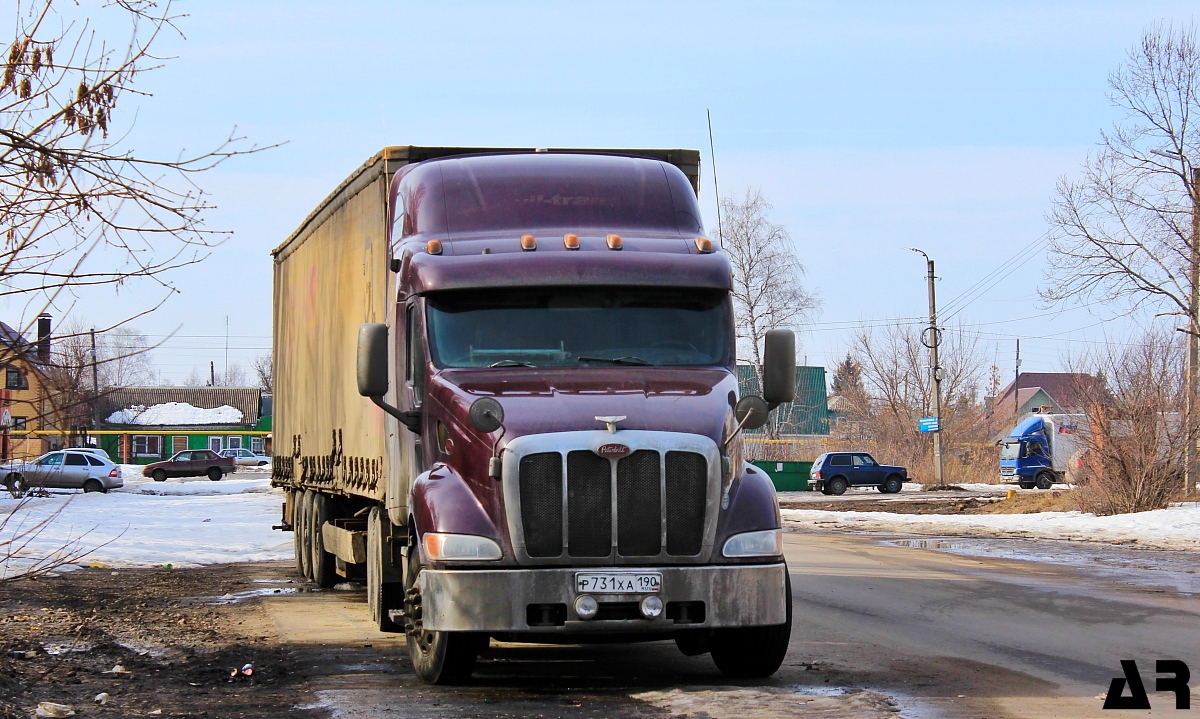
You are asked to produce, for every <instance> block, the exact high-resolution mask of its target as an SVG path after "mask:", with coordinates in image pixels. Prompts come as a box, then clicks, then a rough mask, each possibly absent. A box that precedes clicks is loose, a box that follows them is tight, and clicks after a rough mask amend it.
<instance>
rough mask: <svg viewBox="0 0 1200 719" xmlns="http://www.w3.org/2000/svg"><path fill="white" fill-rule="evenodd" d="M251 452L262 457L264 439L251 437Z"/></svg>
mask: <svg viewBox="0 0 1200 719" xmlns="http://www.w3.org/2000/svg"><path fill="white" fill-rule="evenodd" d="M250 451H251V452H253V453H255V454H260V455H261V454H262V453H263V438H262V437H251V438H250Z"/></svg>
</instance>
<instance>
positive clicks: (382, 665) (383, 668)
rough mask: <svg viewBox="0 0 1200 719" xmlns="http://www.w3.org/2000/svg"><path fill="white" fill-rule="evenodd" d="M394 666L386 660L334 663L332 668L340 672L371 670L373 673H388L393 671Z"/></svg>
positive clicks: (350, 672)
mask: <svg viewBox="0 0 1200 719" xmlns="http://www.w3.org/2000/svg"><path fill="white" fill-rule="evenodd" d="M393 669H394V667H393V666H392V665H391V664H388V663H386V662H357V663H354V664H335V665H334V666H333V670H334V671H336V672H342V673H343V674H357V673H360V672H371V673H373V674H388V673H391V672H392V671H393Z"/></svg>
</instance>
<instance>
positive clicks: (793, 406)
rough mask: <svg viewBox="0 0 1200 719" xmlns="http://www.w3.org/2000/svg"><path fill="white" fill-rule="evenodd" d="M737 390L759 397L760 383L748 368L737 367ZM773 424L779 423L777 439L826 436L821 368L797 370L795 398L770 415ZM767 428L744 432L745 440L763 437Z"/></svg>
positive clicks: (825, 408) (824, 400)
mask: <svg viewBox="0 0 1200 719" xmlns="http://www.w3.org/2000/svg"><path fill="white" fill-rule="evenodd" d="M737 371H738V391H739V393H740V394H741V395H742V396H743V397H744V396H746V395H748V394H762V391H761V390H760V389H759V387H760V385H759V380H758V376H757V374H756V373H755V372H754V368H753V367H751V366H750V365H738V367H737ZM772 416H773V418H774V420H773V421H776V422H778V423H779V425H778V426H779V434H780V436H796V435H828V434H829V399H828V397H827V393H826V389H825V368H824V367H797V368H796V399H795V400H794V401H792V402H785V403H784V404H782V405H780V406H779V407H778V408H777V409H776V410H775V411H774V412H772ZM766 431H767V429H766V427H763V428H762V429H758V430H754V431H753V432H747V433H746V435H747V436H748V437H756V436H760V435H765V434H766Z"/></svg>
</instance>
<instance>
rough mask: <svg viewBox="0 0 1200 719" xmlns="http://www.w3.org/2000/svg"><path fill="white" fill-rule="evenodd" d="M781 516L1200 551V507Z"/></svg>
mask: <svg viewBox="0 0 1200 719" xmlns="http://www.w3.org/2000/svg"><path fill="white" fill-rule="evenodd" d="M782 514H783V522H784V526H785V527H788V528H796V529H824V530H828V529H837V530H842V531H854V532H894V533H902V534H922V535H937V536H946V535H956V536H970V537H1026V538H1037V539H1070V540H1078V541H1092V542H1136V543H1137V544H1138V546H1144V547H1158V548H1163V549H1191V550H1200V506H1178V507H1170V508H1168V509H1158V510H1154V511H1151V512H1136V513H1133V514H1118V515H1114V516H1111V517H1098V516H1096V515H1093V514H1084V513H1082V512H1038V513H1034V514H952V515H951V514H898V513H894V512H829V511H823V510H811V509H785V510H782Z"/></svg>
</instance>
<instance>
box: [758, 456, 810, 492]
mask: <svg viewBox="0 0 1200 719" xmlns="http://www.w3.org/2000/svg"><path fill="white" fill-rule="evenodd" d="M750 464H753V465H754V466H755V467H757V468H759V469H761V470H762V471H764V472H766V473H767V476H768V477H770V478H771V482H773V483H774V484H775V491H776V492H807V491H808V474H809V472H811V471H812V465H813V463H812V462H772V461H770V460H765V459H755V460H751V462H750Z"/></svg>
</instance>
